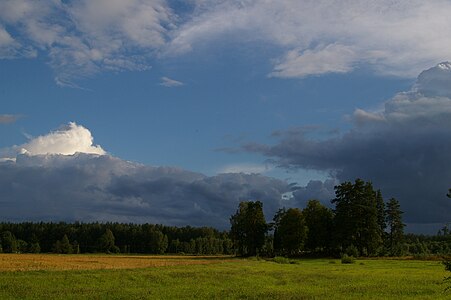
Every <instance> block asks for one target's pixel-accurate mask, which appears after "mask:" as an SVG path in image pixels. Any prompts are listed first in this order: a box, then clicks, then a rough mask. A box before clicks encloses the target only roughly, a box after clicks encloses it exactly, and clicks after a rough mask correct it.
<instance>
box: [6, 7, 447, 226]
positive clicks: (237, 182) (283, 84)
mask: <svg viewBox="0 0 451 300" xmlns="http://www.w3.org/2000/svg"><path fill="white" fill-rule="evenodd" d="M450 13H451V1H443V0H431V1H416V0H413V1H394V0H387V1H385V0H382V1H368V0H362V1H347V0H344V1H343V0H341V1H333V0H332V1H330V0H329V1H321V0H316V1H308V0H279V1H267V0H260V1H256V0H240V1H238V0H236V1H235V0H209V1H205V0H185V1H180V0H90V1H88V0H79V1H70V0H41V1H32V0H0V137H1V138H0V173H1V176H0V203H2V205H1V207H2V209H1V210H0V219H1V220H7V221H24V220H27V221H38V220H39V221H40V220H44V221H48V220H51V221H59V220H65V221H75V220H80V221H97V220H98V221H120V222H151V223H163V224H168V225H181V226H182V225H188V224H190V225H195V226H214V227H217V228H220V229H227V228H228V227H229V217H230V215H231V214H233V213H234V212H235V210H236V208H237V206H238V203H239V201H243V200H261V201H263V203H264V208H265V214H266V216H267V218H268V220H269V219H271V218H272V214H274V212H275V211H276V210H277V209H278V208H280V207H282V206H287V207H291V206H294V207H301V208H302V207H303V206H304V205H305V203H306V201H307V200H309V199H312V198H316V199H319V200H321V201H322V202H323V203H324V204H325V205H328V206H330V205H331V204H330V200H331V199H332V198H333V197H334V185H336V184H339V183H340V182H344V181H353V180H355V179H356V178H362V179H364V180H368V181H371V182H372V183H373V186H374V187H375V188H376V189H381V191H382V194H383V195H384V197H385V199H386V200H388V199H389V198H391V197H396V198H397V199H398V200H399V201H400V203H401V207H402V209H403V211H404V221H405V223H406V224H407V230H408V231H410V232H422V233H436V232H437V230H438V229H439V228H441V227H442V226H443V225H444V224H446V223H447V222H450V221H451V219H450V217H449V215H450V212H451V201H450V199H448V198H447V197H446V193H447V191H448V188H450V187H451V168H450V166H451V88H450V87H451V64H449V63H447V62H448V61H451V53H450V51H449V49H451V36H450V35H449V32H450V30H451V19H450V18H449V14H450Z"/></svg>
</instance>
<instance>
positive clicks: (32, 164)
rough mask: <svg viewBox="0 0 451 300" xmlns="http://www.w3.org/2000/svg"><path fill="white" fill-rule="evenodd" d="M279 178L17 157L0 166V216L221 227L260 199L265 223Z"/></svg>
mask: <svg viewBox="0 0 451 300" xmlns="http://www.w3.org/2000/svg"><path fill="white" fill-rule="evenodd" d="M288 190H289V186H288V185H287V184H286V183H285V182H282V181H279V180H276V179H272V178H268V177H264V176H260V175H246V174H221V175H218V176H213V177H207V176H204V175H202V174H199V173H194V172H190V171H186V170H181V169H177V168H167V167H149V166H143V165H139V164H135V163H131V162H126V161H123V160H120V159H118V158H114V157H111V156H108V155H90V154H80V153H77V154H75V155H37V156H29V155H19V156H18V157H17V159H16V162H14V161H6V162H0V203H1V206H2V209H1V210H0V218H1V219H2V220H7V221H24V220H31V221H41V220H52V221H59V220H65V221H75V220H80V221H120V222H151V223H163V224H169V225H195V226H205V225H207V226H214V227H218V228H221V229H226V228H228V226H229V217H230V215H231V214H233V213H234V212H235V210H236V208H237V206H238V203H239V201H241V200H261V201H262V202H263V203H264V208H265V213H266V214H267V217H268V218H271V217H272V214H273V213H274V212H275V211H276V210H277V209H278V208H279V205H280V199H281V194H282V193H284V192H286V191H288Z"/></svg>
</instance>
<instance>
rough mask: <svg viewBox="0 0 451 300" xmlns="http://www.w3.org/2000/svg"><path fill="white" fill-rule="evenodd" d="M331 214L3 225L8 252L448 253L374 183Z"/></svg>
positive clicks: (310, 211)
mask: <svg viewBox="0 0 451 300" xmlns="http://www.w3.org/2000/svg"><path fill="white" fill-rule="evenodd" d="M331 202H332V203H333V204H334V205H335V208H334V209H330V208H328V207H326V206H324V205H322V204H321V203H320V202H319V201H317V200H310V201H308V203H307V205H306V207H305V208H304V209H302V210H301V209H299V208H288V209H285V208H283V209H280V210H279V211H278V212H277V213H276V214H275V216H274V217H273V222H270V223H267V222H266V219H265V216H264V214H263V204H262V203H261V202H260V201H243V202H241V203H240V204H239V207H238V209H237V211H236V213H235V214H234V215H232V216H231V218H230V223H231V230H230V231H229V232H227V231H219V230H217V229H214V228H211V227H191V226H185V227H175V226H165V225H153V224H133V223H98V222H96V223H80V222H75V223H65V222H59V223H46V222H40V223H33V222H23V223H6V222H4V223H0V251H1V252H5V253H40V252H43V253H52V252H53V253H65V254H78V253H149V254H165V253H171V254H172V253H173V254H194V255H209V254H232V255H233V254H237V255H241V256H254V255H261V256H276V255H279V256H340V255H344V254H346V255H347V256H353V257H358V256H404V255H414V256H427V255H447V254H448V255H449V254H451V232H450V230H449V229H448V227H447V226H444V227H443V228H442V229H441V230H440V231H439V232H438V234H437V235H435V236H425V235H415V234H404V226H405V225H404V223H403V221H402V214H403V212H402V211H401V207H400V204H399V202H398V201H397V200H396V199H394V198H391V199H389V200H388V201H387V202H386V201H384V199H383V197H382V193H381V191H380V190H374V189H373V186H372V184H371V183H370V182H365V181H363V180H361V179H356V180H355V182H354V183H352V182H344V183H342V184H340V185H338V186H336V187H335V198H334V199H332V201H331Z"/></svg>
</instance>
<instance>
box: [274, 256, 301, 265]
mask: <svg viewBox="0 0 451 300" xmlns="http://www.w3.org/2000/svg"><path fill="white" fill-rule="evenodd" d="M272 261H273V262H275V263H278V264H297V263H298V262H297V261H296V260H294V259H289V258H286V257H283V256H276V257H274V258H273V259H272Z"/></svg>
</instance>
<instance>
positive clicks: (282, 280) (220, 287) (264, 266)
mask: <svg viewBox="0 0 451 300" xmlns="http://www.w3.org/2000/svg"><path fill="white" fill-rule="evenodd" d="M82 257H85V258H86V257H87V258H90V256H87V255H82ZM97 257H98V256H97ZM110 258H111V256H110ZM162 258H163V259H164V257H159V258H158V259H160V260H161V259H162ZM91 259H92V258H91ZM141 259H142V258H141ZM149 259H152V258H151V257H150V258H149ZM186 259H187V260H190V259H195V258H186ZM187 263H189V262H187ZM446 275H447V274H446V272H445V271H444V268H443V265H441V263H440V262H438V261H413V260H357V262H356V263H355V264H349V265H345V264H341V263H340V261H338V260H327V259H317V260H300V261H298V263H297V264H277V263H274V262H269V261H257V260H242V259H236V260H232V261H230V259H227V260H221V259H217V260H216V261H215V262H214V263H209V264H191V265H188V264H187V265H183V264H182V265H169V266H155V267H147V268H134V269H104V270H66V271H55V270H40V271H2V272H0V299H191V298H198V299H451V292H444V289H445V285H444V283H443V278H444V277H445V276H446Z"/></svg>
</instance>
